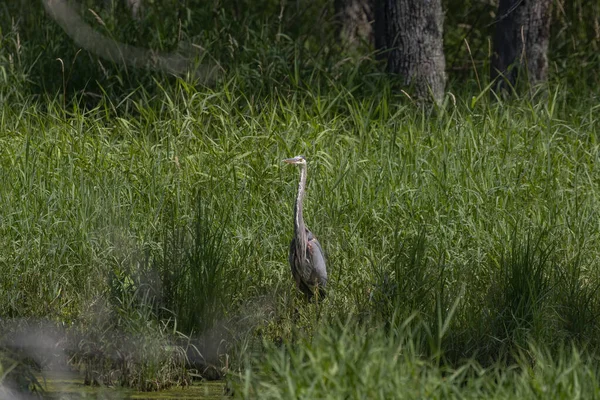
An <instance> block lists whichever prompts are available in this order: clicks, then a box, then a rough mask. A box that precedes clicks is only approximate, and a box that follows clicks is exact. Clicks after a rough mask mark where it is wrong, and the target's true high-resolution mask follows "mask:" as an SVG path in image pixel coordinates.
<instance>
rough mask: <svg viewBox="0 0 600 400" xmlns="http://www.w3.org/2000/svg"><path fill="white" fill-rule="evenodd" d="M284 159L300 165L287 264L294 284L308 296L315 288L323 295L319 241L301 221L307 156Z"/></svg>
mask: <svg viewBox="0 0 600 400" xmlns="http://www.w3.org/2000/svg"><path fill="white" fill-rule="evenodd" d="M283 162H285V163H288V164H295V165H300V168H301V169H300V183H299V184H298V195H297V197H296V204H295V205H294V238H293V239H292V243H291V244H290V258H289V260H290V267H291V268H292V275H293V277H294V280H295V281H296V286H297V287H298V288H299V289H300V290H301V291H302V292H303V293H304V294H305V295H306V297H307V298H308V299H309V300H310V299H312V297H313V296H314V294H315V290H318V295H319V298H323V297H325V286H326V285H327V269H326V267H325V258H324V257H323V249H321V244H320V243H319V241H318V240H317V238H316V237H315V236H314V235H313V233H312V232H311V231H310V230H309V229H308V228H307V227H306V226H305V225H304V218H302V199H303V198H304V188H305V187H306V159H305V158H304V156H296V157H294V158H287V159H285V160H283Z"/></svg>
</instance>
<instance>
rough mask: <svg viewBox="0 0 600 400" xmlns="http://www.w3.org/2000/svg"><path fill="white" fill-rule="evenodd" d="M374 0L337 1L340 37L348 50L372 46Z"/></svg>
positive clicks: (336, 10) (336, 11)
mask: <svg viewBox="0 0 600 400" xmlns="http://www.w3.org/2000/svg"><path fill="white" fill-rule="evenodd" d="M373 1H374V0H335V1H334V6H335V16H336V19H337V22H338V35H339V37H340V40H341V41H342V44H343V46H344V47H345V48H347V49H357V48H358V47H360V45H361V44H367V45H369V46H372V45H373V44H374V41H375V39H374V34H373V26H372V23H373V8H374V4H373Z"/></svg>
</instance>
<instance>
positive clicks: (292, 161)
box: [282, 158, 297, 164]
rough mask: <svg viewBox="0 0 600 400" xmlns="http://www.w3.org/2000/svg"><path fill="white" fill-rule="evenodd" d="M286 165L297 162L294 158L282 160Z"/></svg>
mask: <svg viewBox="0 0 600 400" xmlns="http://www.w3.org/2000/svg"><path fill="white" fill-rule="evenodd" d="M282 161H283V162H284V163H286V164H296V162H297V160H296V159H295V158H286V159H284V160H282Z"/></svg>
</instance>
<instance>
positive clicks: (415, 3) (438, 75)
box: [375, 0, 446, 104]
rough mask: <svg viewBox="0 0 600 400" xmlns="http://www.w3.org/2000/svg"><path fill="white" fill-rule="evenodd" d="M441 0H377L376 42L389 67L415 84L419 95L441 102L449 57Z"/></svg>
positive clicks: (417, 95)
mask: <svg viewBox="0 0 600 400" xmlns="http://www.w3.org/2000/svg"><path fill="white" fill-rule="evenodd" d="M443 19H444V16H443V13H442V3H441V0H377V1H376V7H375V46H376V47H377V49H378V50H380V51H382V52H381V53H380V54H381V55H382V56H383V57H385V59H387V68H388V71H389V72H391V73H395V74H400V75H401V76H402V78H403V79H404V83H405V84H406V85H411V86H413V87H414V90H415V92H414V93H415V95H416V97H417V98H418V99H421V100H424V99H431V98H432V97H433V99H434V100H435V102H436V103H438V104H439V103H441V102H442V100H443V98H444V90H445V87H446V71H445V68H446V59H445V57H444V49H443V41H442V33H443Z"/></svg>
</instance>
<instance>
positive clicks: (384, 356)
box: [0, 3, 600, 398]
mask: <svg viewBox="0 0 600 400" xmlns="http://www.w3.org/2000/svg"><path fill="white" fill-rule="evenodd" d="M269 4H270V3H269ZM4 7H8V6H4ZM11 7H12V6H11ZM11 7H8V8H7V9H8V10H9V11H10V12H11V13H14V12H15V9H14V8H11ZM270 7H273V4H270ZM290 7H291V6H290ZM269 10H272V8H270V9H269ZM275 10H276V11H281V10H279V9H278V8H277V7H275ZM104 12H105V13H104V14H101V16H102V18H106V19H107V21H109V20H110V18H111V15H110V12H109V11H107V10H104ZM113 12H114V11H113ZM314 12H315V10H313V9H309V10H307V11H306V14H302V13H300V11H298V10H296V11H293V10H292V11H290V9H289V8H288V9H286V10H283V11H282V17H281V19H280V20H278V22H277V23H271V22H264V20H260V19H258V20H256V19H253V18H251V17H252V15H250V14H245V13H242V14H239V15H237V14H236V15H234V16H231V15H229V14H227V12H226V11H223V12H221V13H220V14H219V15H218V18H215V19H211V21H212V23H213V24H214V25H210V29H208V28H207V31H206V32H205V33H204V34H205V35H206V36H207V37H208V38H209V39H211V40H213V41H214V43H222V42H223V40H221V39H223V38H226V39H227V40H226V41H225V42H227V43H229V45H228V46H229V47H227V51H224V54H223V55H222V57H223V58H222V59H220V60H221V61H223V62H224V63H225V62H227V65H228V66H229V69H228V70H227V71H226V72H224V73H223V76H221V79H220V80H219V81H218V82H217V84H216V85H215V86H214V87H212V88H207V87H204V86H202V85H198V84H197V83H196V82H189V81H186V80H185V79H181V78H179V79H178V78H174V77H164V76H158V75H152V74H149V73H147V72H143V71H124V70H122V69H120V68H121V67H119V66H102V67H101V66H100V64H99V63H98V60H95V59H93V58H85V59H79V58H78V57H79V56H77V57H76V56H75V54H73V53H75V50H74V49H72V48H66V49H65V47H64V45H63V44H62V43H63V41H59V40H58V39H57V40H56V41H50V45H48V46H47V47H44V49H43V51H42V50H40V46H41V45H40V43H41V41H40V40H38V39H39V38H38V39H35V38H37V37H38V36H36V35H42V36H44V35H45V36H46V37H53V35H60V33H57V32H56V31H55V29H56V27H52V25H48V24H47V25H43V26H44V28H43V29H41V30H40V31H35V30H33V29H32V28H31V27H32V26H33V25H35V23H36V21H39V20H40V19H41V18H45V17H43V16H39V15H38V17H37V18H38V19H37V20H36V19H35V18H36V17H31V16H24V17H22V18H20V19H19V18H17V19H16V20H15V23H14V24H11V25H10V26H8V25H6V24H4V25H3V26H2V29H3V31H2V32H3V36H2V37H0V41H2V44H3V46H4V47H3V48H2V50H0V61H2V62H3V63H2V66H1V67H2V70H1V71H0V72H2V75H1V76H0V96H1V99H2V100H3V101H2V104H1V106H0V210H1V213H0V299H1V300H2V301H0V315H1V316H2V318H3V319H7V320H10V319H12V318H25V319H31V320H34V319H37V318H45V319H46V318H47V319H50V320H52V321H53V322H54V323H55V324H57V325H58V326H62V327H64V328H65V330H66V331H67V332H68V335H71V336H69V337H70V338H71V341H72V343H77V344H78V345H77V346H71V347H69V348H68V349H65V351H66V352H68V353H69V355H71V356H73V358H72V360H73V362H74V364H76V365H78V366H80V367H81V368H83V369H85V370H86V371H87V376H88V380H89V381H90V382H95V381H97V382H99V383H106V384H115V383H120V384H124V385H132V386H136V387H139V388H141V389H145V390H153V389H158V388H162V387H165V386H168V385H170V384H186V383H187V382H189V379H190V377H191V376H192V375H191V374H190V370H191V369H192V368H195V369H197V371H195V372H198V375H203V376H205V377H206V376H207V372H206V371H208V370H209V369H210V370H211V371H218V373H217V374H216V375H217V376H222V374H224V373H229V374H230V376H234V377H235V379H234V380H235V383H234V386H235V392H236V393H237V394H240V395H242V396H247V397H253V396H255V397H261V398H262V397H306V398H314V397H327V396H331V397H336V398H337V397H342V396H348V397H357V398H358V397H382V398H385V397H388V396H390V395H393V393H398V392H399V391H400V390H401V388H405V387H406V388H407V389H406V390H407V391H406V393H407V395H406V397H424V396H439V397H442V396H444V397H453V396H456V397H458V396H459V395H462V394H463V393H464V396H465V397H483V396H486V397H492V398H493V397H497V398H507V397H511V396H513V395H514V396H520V395H522V397H533V396H534V395H540V396H542V395H543V393H546V392H544V390H550V389H549V388H552V390H557V391H563V392H561V393H564V395H565V396H571V395H575V394H576V393H580V392H581V393H583V394H586V395H587V394H588V393H595V391H596V390H597V383H596V380H595V378H593V377H594V376H595V375H594V374H595V373H596V368H597V361H596V360H595V356H596V355H597V352H598V348H599V345H600V343H599V342H598V339H597V338H598V337H600V336H599V335H598V333H599V327H600V325H599V320H598V315H600V302H599V300H600V297H599V293H598V269H597V268H596V264H597V263H598V259H599V253H598V250H597V249H599V248H600V246H599V244H600V243H599V240H600V236H599V225H598V221H599V219H598V212H597V210H598V209H600V207H599V206H600V204H599V196H598V193H599V189H600V187H599V182H598V180H597V179H596V178H595V177H596V176H598V175H599V172H600V171H598V162H597V161H598V157H597V156H598V150H599V149H598V140H597V139H598V134H599V130H598V126H599V125H598V121H597V117H596V114H597V111H598V110H597V109H598V106H597V105H596V104H595V100H594V99H595V98H594V94H593V93H590V91H589V89H586V88H585V87H584V86H583V85H582V87H581V88H580V89H581V90H578V91H577V93H575V92H574V91H573V90H572V88H571V86H564V85H561V84H551V85H550V86H549V87H548V88H547V92H546V94H547V95H546V96H545V97H543V96H540V98H538V99H536V100H535V101H534V100H528V99H513V100H512V101H511V102H490V101H489V96H487V93H485V92H480V91H477V92H475V93H474V92H471V91H470V89H469V87H466V86H465V87H463V86H458V85H456V83H455V84H454V85H455V86H451V87H450V88H449V90H450V92H452V94H453V97H449V101H448V102H447V104H446V106H445V107H444V108H440V109H436V110H425V109H423V108H421V106H419V105H416V104H413V103H412V102H411V101H410V99H408V98H407V97H406V96H404V95H402V94H399V93H400V92H399V91H398V90H397V89H398V88H397V87H396V84H395V83H394V80H393V79H392V78H388V77H385V76H383V75H381V74H380V73H378V72H377V71H378V66H377V64H376V63H374V62H371V61H369V60H368V59H363V60H354V59H339V58H336V57H338V56H339V55H337V54H336V53H335V45H332V46H330V47H327V46H320V45H319V43H320V41H319V40H317V38H316V35H315V34H314V32H313V34H312V35H311V34H309V32H307V28H306V27H304V28H302V26H301V25H302V24H301V23H300V22H302V21H304V19H302V18H305V19H310V18H309V17H310V16H311V15H313V14H311V13H314ZM209 14H210V13H209ZM157 15H158V14H152V18H156V17H157ZM206 15H208V14H201V18H204V19H206V20H208V19H210V18H208V17H206ZM210 15H212V14H210ZM294 16H302V18H301V19H299V20H298V21H299V22H297V23H292V22H291V21H292V20H293V18H292V17H294ZM87 17H89V16H87ZM113 17H114V16H113ZM171 17H173V16H172V15H171V16H170V17H169V18H171ZM114 18H116V17H114ZM190 18H191V17H190ZM194 18H200V17H198V14H197V15H196V16H195V17H194ZM169 20H170V19H169ZM250 20H252V23H250V22H249V23H248V24H246V25H245V24H244V22H245V21H250ZM257 21H258V22H257ZM261 21H262V22H261ZM117 22H118V18H117V19H115V20H113V21H111V22H110V23H111V24H113V25H110V26H114V27H116V26H118V23H117ZM184 22H185V23H186V24H191V23H192V22H193V21H191V20H186V21H184ZM184 22H182V23H184ZM236 27H237V28H236ZM147 28H148V27H145V28H144V29H147ZM167 28H169V29H171V28H173V26H170V27H166V28H165V29H166V30H165V31H160V32H162V33H161V34H166V33H165V32H167V33H168V32H170V31H169V30H168V29H167ZM129 29H132V30H134V27H131V26H129V27H126V28H124V30H123V32H118V34H120V35H125V34H126V33H127V32H129ZM140 29H141V28H140ZM144 29H142V31H144ZM190 29H191V28H190ZM236 29H237V30H236ZM323 29H325V30H326V28H323ZM142 31H140V32H137V33H136V34H138V33H139V34H140V35H141V32H142ZM21 32H26V33H27V35H28V36H27V38H28V40H27V41H22V36H21ZM134 33H135V32H134ZM188 33H189V32H188ZM292 33H294V34H295V35H294V36H293V37H294V38H298V37H301V38H302V40H293V39H292V38H291V37H290V36H289V35H291V34H292ZM322 33H323V34H326V33H327V32H322ZM189 34H190V35H191V33H189ZM57 37H60V36H57ZM236 38H237V39H236ZM121 39H122V37H121ZM159 39H160V35H159V34H157V36H156V37H154V39H153V40H156V41H155V42H152V43H153V45H156V46H157V47H158V48H162V49H169V48H170V46H174V45H175V41H174V38H173V37H169V38H168V39H166V40H164V41H163V42H161V41H160V40H159ZM217 39H219V40H217ZM209 42H210V40H209ZM161 46H162V47H161ZM215 46H217V45H216V44H215ZM40 51H42V53H39V52H40ZM34 54H38V55H39V54H42V55H43V56H42V58H41V59H40V60H39V61H36V58H35V57H33V55H34ZM59 56H60V57H62V58H64V60H65V66H66V70H65V73H64V74H63V73H62V71H60V68H58V69H55V70H52V67H47V64H46V63H47V59H52V60H54V59H55V58H56V57H59ZM67 56H69V57H67ZM11 60H12V61H11ZM76 60H78V61H76ZM334 61H335V62H334ZM75 63H82V64H81V65H80V64H75ZM83 66H87V67H90V68H89V69H86V68H83ZM92 66H93V67H92ZM102 68H107V71H108V72H102V74H106V75H105V76H104V75H102V76H103V77H102V78H98V79H96V80H95V81H94V83H91V82H90V83H89V85H90V86H89V87H87V86H86V85H87V83H82V82H81V81H80V80H78V79H81V76H80V75H77V76H75V75H73V74H72V73H71V69H73V70H78V71H81V70H89V71H92V72H90V76H96V75H97V74H99V73H100V72H98V71H99V70H101V69H102ZM103 71H104V70H103ZM590 74H591V75H593V74H594V72H590ZM34 78H35V79H34ZM37 78H40V79H39V80H38V79H37ZM558 78H559V77H558V76H557V79H558ZM40 82H41V83H40ZM484 83H485V82H484ZM467 86H468V85H467ZM84 88H85V89H84ZM452 99H454V100H455V102H454V101H451V100H452ZM296 154H304V155H305V156H306V157H307V158H308V160H309V169H308V189H307V197H306V201H305V218H306V220H307V221H306V222H307V225H308V226H309V227H310V228H311V230H312V231H313V232H314V233H315V234H316V236H317V237H318V238H319V240H320V242H321V243H322V245H323V248H324V250H325V253H326V257H327V265H328V271H329V282H328V285H329V287H328V289H329V295H328V297H327V299H326V301H325V302H323V303H322V304H319V307H315V306H314V305H311V304H304V303H302V301H301V299H300V298H298V297H297V293H296V291H295V289H294V285H293V283H292V279H291V276H290V271H289V266H288V265H287V249H288V246H289V241H290V239H291V237H292V233H293V223H292V206H293V202H294V196H295V191H296V187H297V180H298V176H297V171H294V170H291V169H286V168H283V167H282V164H281V159H283V158H287V157H290V156H293V155H296ZM340 321H341V322H340ZM7 329H8V328H7ZM8 330H10V329H8ZM68 335H67V336H68ZM139 338H143V340H142V339H139ZM0 345H1V343H0ZM194 360H201V362H196V361H194ZM10 365H12V364H10ZM10 365H8V364H7V366H5V365H4V363H3V364H2V366H3V367H4V368H10ZM193 372H194V371H192V373H193ZM157 377H160V379H157ZM553 382H554V383H553ZM547 393H550V392H547ZM369 394H373V396H369ZM582 396H583V395H582ZM584 397H585V396H584Z"/></svg>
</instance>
